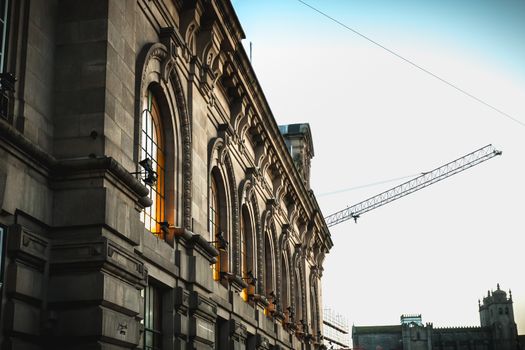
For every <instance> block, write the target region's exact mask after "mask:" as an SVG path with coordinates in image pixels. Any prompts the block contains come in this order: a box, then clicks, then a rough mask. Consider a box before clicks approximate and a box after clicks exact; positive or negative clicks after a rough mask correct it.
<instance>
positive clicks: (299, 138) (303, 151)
mask: <svg viewBox="0 0 525 350" xmlns="http://www.w3.org/2000/svg"><path fill="white" fill-rule="evenodd" d="M279 131H280V132H281V135H282V136H283V138H284V142H285V143H286V147H288V151H289V152H290V154H291V155H292V159H293V162H294V164H295V167H296V168H297V171H298V172H299V174H300V175H301V177H302V180H303V182H304V184H305V185H306V188H308V189H310V161H311V160H312V158H313V157H314V144H313V141H312V133H311V132H310V124H308V123H302V124H288V125H279Z"/></svg>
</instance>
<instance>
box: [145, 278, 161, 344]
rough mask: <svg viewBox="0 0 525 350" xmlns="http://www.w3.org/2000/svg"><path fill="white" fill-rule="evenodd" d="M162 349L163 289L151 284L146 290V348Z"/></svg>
mask: <svg viewBox="0 0 525 350" xmlns="http://www.w3.org/2000/svg"><path fill="white" fill-rule="evenodd" d="M161 349H162V290H161V289H160V288H159V287H157V286H155V285H154V284H149V285H148V286H147V287H146V288H145V290H144V350H161Z"/></svg>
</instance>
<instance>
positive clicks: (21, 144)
mask: <svg viewBox="0 0 525 350" xmlns="http://www.w3.org/2000/svg"><path fill="white" fill-rule="evenodd" d="M0 136H1V139H2V140H3V141H4V142H6V143H8V144H9V145H11V146H12V147H14V148H15V149H17V150H18V151H19V152H20V153H21V154H23V155H24V156H26V157H28V158H30V159H31V160H32V161H34V162H36V163H38V164H39V165H40V166H41V167H42V168H43V170H44V172H45V173H44V175H45V176H48V177H50V178H51V179H52V180H55V179H63V178H66V177H67V176H71V175H74V174H77V173H82V172H86V171H94V170H95V171H97V170H98V171H107V172H108V173H110V174H112V175H113V176H114V177H115V178H116V179H118V181H119V182H120V183H122V184H124V185H125V186H126V187H127V188H128V189H129V190H131V191H132V192H133V193H134V194H135V196H136V197H137V199H138V202H139V203H140V204H141V205H142V206H144V207H148V206H150V205H151V204H152V202H151V199H150V198H149V197H147V196H148V194H149V189H148V188H147V187H146V186H144V185H143V184H142V183H141V182H140V180H138V179H137V178H135V177H134V176H133V175H132V174H130V172H129V171H128V170H126V169H125V168H124V167H123V166H122V165H121V164H120V163H119V162H117V161H116V160H115V159H114V158H112V157H106V156H101V157H85V158H75V159H56V158H55V157H53V156H52V155H50V154H49V153H47V152H45V151H44V150H43V149H42V148H40V147H39V146H38V145H37V144H35V143H33V142H32V141H31V140H29V139H28V138H26V137H25V136H24V135H23V134H22V133H20V132H19V131H18V130H16V129H15V128H14V127H13V126H12V125H10V124H9V123H7V122H6V121H4V120H0Z"/></svg>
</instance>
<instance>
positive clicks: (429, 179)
mask: <svg viewBox="0 0 525 350" xmlns="http://www.w3.org/2000/svg"><path fill="white" fill-rule="evenodd" d="M501 154H502V152H501V151H498V150H497V149H495V148H494V147H493V146H492V145H487V146H485V147H482V148H480V149H478V150H476V151H474V152H472V153H469V154H467V155H464V156H463V157H461V158H458V159H456V160H453V161H452V162H450V163H447V164H445V165H442V166H440V167H439V168H436V169H434V170H432V171H429V172H425V173H421V175H420V176H418V177H416V178H414V179H412V180H409V181H407V182H404V183H402V184H401V185H398V186H396V187H393V188H391V189H389V190H387V191H385V192H382V193H380V194H378V195H376V196H373V197H370V198H368V199H365V200H364V201H362V202H359V203H357V204H355V205H353V206H351V207H348V208H346V209H343V210H341V211H338V212H337V213H334V214H332V215H328V216H327V217H325V221H326V224H327V226H328V227H331V226H334V225H337V224H340V223H341V222H344V221H347V220H349V219H354V221H355V222H357V219H358V218H359V217H360V216H361V215H362V214H364V213H366V212H368V211H370V210H372V209H375V208H379V207H381V206H383V205H385V204H387V203H390V202H393V201H395V200H396V199H399V198H401V197H404V196H406V195H408V194H410V193H413V192H416V191H419V190H420V189H422V188H425V187H427V186H430V185H432V184H434V183H436V182H439V181H441V180H444V179H446V178H447V177H449V176H452V175H455V174H457V173H460V172H462V171H464V170H467V169H468V168H472V167H473V166H475V165H478V164H479V163H482V162H485V161H487V160H489V159H492V158H493V157H495V156H499V155H501Z"/></svg>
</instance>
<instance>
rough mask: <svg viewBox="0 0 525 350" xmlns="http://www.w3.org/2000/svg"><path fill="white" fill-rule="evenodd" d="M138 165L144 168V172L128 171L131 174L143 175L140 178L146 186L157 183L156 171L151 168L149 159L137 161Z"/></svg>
mask: <svg viewBox="0 0 525 350" xmlns="http://www.w3.org/2000/svg"><path fill="white" fill-rule="evenodd" d="M139 164H140V166H141V167H142V168H143V169H144V173H143V172H142V171H136V172H134V173H130V174H131V175H137V174H140V175H144V177H143V178H142V181H144V183H145V184H146V185H148V186H155V184H156V183H157V172H156V171H155V170H153V166H152V164H151V159H149V158H145V159H143V160H141V161H140V162H139Z"/></svg>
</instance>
